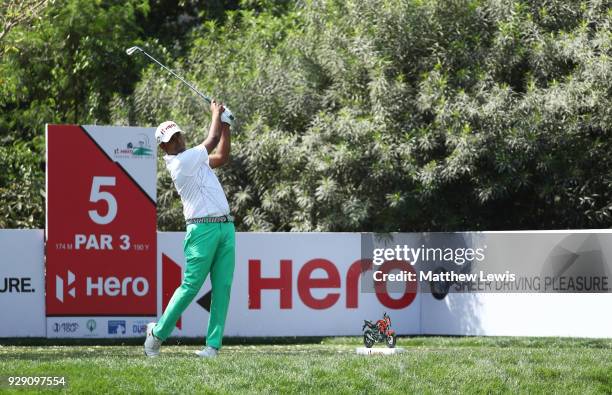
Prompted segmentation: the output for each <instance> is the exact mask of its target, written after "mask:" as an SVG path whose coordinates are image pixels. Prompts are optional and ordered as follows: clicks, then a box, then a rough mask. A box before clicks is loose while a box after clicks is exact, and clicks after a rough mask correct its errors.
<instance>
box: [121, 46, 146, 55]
mask: <svg viewBox="0 0 612 395" xmlns="http://www.w3.org/2000/svg"><path fill="white" fill-rule="evenodd" d="M136 51H142V49H140V47H130V48H128V49H126V50H125V53H126V54H128V55H132V54H133V53H134V52H136Z"/></svg>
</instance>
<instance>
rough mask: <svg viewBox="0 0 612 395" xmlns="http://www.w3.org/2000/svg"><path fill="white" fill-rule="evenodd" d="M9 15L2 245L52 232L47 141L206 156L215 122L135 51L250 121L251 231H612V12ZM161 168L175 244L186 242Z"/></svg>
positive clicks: (471, 4) (359, 8)
mask: <svg viewBox="0 0 612 395" xmlns="http://www.w3.org/2000/svg"><path fill="white" fill-rule="evenodd" d="M35 3H41V5H40V6H39V7H38V8H34V5H36V4H35ZM19 6H22V7H26V8H25V9H22V10H21V11H22V12H21V13H20V14H19V15H24V16H25V18H22V20H21V21H18V22H17V23H16V24H14V25H12V26H11V25H10V24H7V21H11V17H13V18H14V15H13V16H12V14H11V12H12V10H14V9H16V8H17V7H19ZM23 10H26V11H27V12H23ZM0 13H2V15H1V17H0V18H2V20H1V21H0V22H2V24H1V25H2V26H3V29H4V30H3V31H2V32H0V51H2V58H1V60H0V107H1V108H2V113H1V114H2V115H1V117H0V141H1V147H0V165H1V168H2V171H1V172H0V227H2V228H10V227H19V228H24V227H33V228H42V227H44V124H45V123H52V122H53V123H78V124H91V123H99V124H121V125H143V126H156V125H157V124H158V123H160V122H161V121H163V120H166V119H173V120H175V121H176V122H177V123H178V124H179V125H181V126H182V127H183V128H184V129H187V130H188V131H189V132H190V135H189V139H188V140H189V141H190V142H191V143H196V142H197V141H198V140H201V139H202V138H203V136H204V134H205V133H206V131H207V129H208V124H209V117H208V114H207V111H206V108H205V107H204V105H203V104H202V103H201V102H200V101H198V99H197V97H196V96H195V95H193V94H192V93H191V92H189V91H188V90H187V89H186V88H185V87H184V86H182V85H180V84H179V83H177V82H176V81H175V80H174V79H172V78H171V77H169V76H168V75H166V74H165V72H164V71H163V70H161V69H159V68H158V67H156V66H155V65H151V64H149V63H148V62H146V60H145V59H143V58H138V57H128V56H126V55H125V52H124V50H125V48H127V47H129V46H132V45H140V46H142V47H144V48H146V50H147V51H150V53H152V54H153V55H154V56H156V57H158V58H160V60H161V61H162V62H165V63H166V64H168V65H169V66H170V67H172V68H174V69H176V70H178V71H180V72H181V73H183V74H185V76H186V78H187V79H188V80H191V81H194V82H195V84H196V85H197V86H198V87H200V88H201V89H202V90H203V91H205V92H211V93H213V94H214V95H215V96H217V97H220V98H221V99H222V100H223V101H225V102H227V103H228V104H229V106H230V108H232V110H233V111H234V113H235V114H236V115H237V117H238V119H239V121H240V123H239V126H238V128H237V130H236V132H235V134H234V137H233V147H232V154H233V158H232V161H231V163H230V164H229V165H228V166H227V167H224V168H222V169H220V171H219V173H218V174H219V175H220V178H221V182H222V183H223V185H224V187H225V189H226V193H227V195H228V198H229V199H230V206H231V207H232V209H233V211H234V213H235V214H236V216H237V218H238V222H237V225H238V228H239V230H243V231H249V230H250V231H460V230H505V229H563V228H609V227H612V130H611V125H612V103H611V97H612V61H611V55H612V29H611V25H612V8H611V7H610V2H609V1H604V0H593V1H570V0H567V1H562V0H559V1H544V0H540V1H509V0H478V1H476V0H474V1H467V0H458V1H443V0H440V1H435V0H411V1H408V0H405V1H390V0H386V1H374V0H364V1H331V0H330V1H314V0H307V1H297V2H289V1H281V2H278V1H271V0H270V1H267V0H243V1H220V0H219V1H213V2H210V1H153V0H151V1H144V0H128V1H90V0H56V1H33V0H32V1H23V2H15V4H14V5H13V6H9V7H7V8H6V9H4V10H2V11H0ZM7 26H8V29H7ZM3 33H4V34H3ZM161 162H162V161H161V159H160V162H159V169H160V171H159V173H158V174H159V176H158V177H159V179H158V223H159V228H160V230H182V229H183V228H184V224H183V219H182V210H181V207H180V201H179V200H178V196H177V194H176V193H175V192H174V189H173V187H172V184H171V180H170V179H169V177H168V175H167V174H166V172H165V171H162V170H163V164H162V163H161Z"/></svg>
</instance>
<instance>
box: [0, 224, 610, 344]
mask: <svg viewBox="0 0 612 395" xmlns="http://www.w3.org/2000/svg"><path fill="white" fill-rule="evenodd" d="M183 237H184V233H182V232H158V235H157V239H158V274H157V281H158V287H157V289H158V298H157V299H158V306H157V310H158V314H159V313H160V312H161V310H162V304H163V302H164V299H166V300H167V299H168V298H169V297H170V296H171V294H172V292H173V291H174V289H175V288H176V286H178V284H179V283H180V279H181V270H182V267H183V265H184V257H183V252H182V245H183ZM359 243H360V239H359V234H357V233H238V234H237V246H236V270H235V276H234V284H233V289H232V299H231V305H230V310H229V316H228V321H227V326H226V335H227V336H335V335H359V334H360V333H361V324H362V322H363V321H362V320H363V319H370V320H374V319H378V318H379V317H380V316H381V315H382V313H383V311H387V312H388V313H389V314H390V316H391V318H392V320H393V327H394V328H395V329H396V330H397V332H398V333H399V334H402V335H415V334H439V335H490V336H572V337H608V338H612V315H610V314H609V313H608V312H609V309H610V306H611V305H612V294H571V293H565V294H518V293H516V294H452V293H451V294H449V295H447V296H446V297H445V298H444V299H442V300H436V299H434V298H433V297H432V295H431V294H428V293H422V294H417V296H416V297H415V299H414V300H413V301H412V303H410V304H409V305H407V306H404V307H402V308H401V309H393V308H390V307H389V306H385V304H384V303H383V302H381V300H380V299H379V298H377V296H376V295H375V294H367V293H361V292H360V289H359V282H358V281H356V279H358V276H359V275H362V276H363V275H370V273H371V272H366V274H360V270H359V268H358V267H357V269H358V270H356V271H355V270H354V269H355V268H356V267H355V262H356V261H357V260H358V259H359V254H360V245H359ZM0 248H1V251H2V254H1V255H0V256H1V258H0V317H1V318H2V321H1V322H2V324H1V325H0V337H30V336H48V337H58V336H60V337H62V336H65V337H67V336H71V333H73V334H74V336H77V337H79V336H80V335H79V333H81V334H82V333H85V335H83V336H82V337H126V336H142V333H143V331H144V326H145V324H146V322H145V321H143V319H142V318H139V317H133V319H129V320H127V321H126V322H125V323H124V322H123V321H118V320H116V319H114V318H112V317H97V318H96V319H95V320H91V319H88V318H79V317H74V320H69V321H66V322H60V323H59V327H58V331H56V332H54V329H53V328H46V327H45V307H44V306H45V301H44V279H43V275H44V264H43V262H44V255H43V232H42V230H0ZM351 267H352V268H353V269H350V268H351ZM349 272H350V273H352V275H349V274H348V273H349ZM249 273H250V275H249ZM209 290H210V282H209V281H207V282H206V283H205V285H204V287H203V289H202V290H201V292H200V294H199V295H198V296H197V297H196V299H195V300H194V303H192V305H191V306H190V307H189V308H188V309H187V310H186V312H185V313H184V315H183V316H182V318H181V323H180V328H177V329H176V330H175V332H174V335H175V336H186V337H201V336H203V335H204V334H205V333H206V325H207V320H208V311H207V310H206V308H205V307H206V306H207V298H206V297H205V295H207V293H208V291H209ZM390 296H392V297H394V298H397V297H398V296H397V295H394V294H391V295H390ZM198 301H199V302H198ZM72 321H74V322H72ZM92 321H95V322H92ZM75 324H76V325H75ZM77 326H78V330H75V331H74V332H71V331H72V329H74V328H77Z"/></svg>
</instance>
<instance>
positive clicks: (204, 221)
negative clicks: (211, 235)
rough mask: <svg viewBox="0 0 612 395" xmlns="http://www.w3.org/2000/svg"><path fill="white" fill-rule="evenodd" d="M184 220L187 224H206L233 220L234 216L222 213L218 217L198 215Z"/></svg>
mask: <svg viewBox="0 0 612 395" xmlns="http://www.w3.org/2000/svg"><path fill="white" fill-rule="evenodd" d="M186 222H187V225H191V224H208V223H217V222H234V217H233V216H232V215H222V216H220V217H199V218H190V219H188V220H187V221H186Z"/></svg>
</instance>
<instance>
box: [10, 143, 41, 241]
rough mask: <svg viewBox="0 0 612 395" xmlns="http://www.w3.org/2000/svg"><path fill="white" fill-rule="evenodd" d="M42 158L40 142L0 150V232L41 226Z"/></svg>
mask: <svg viewBox="0 0 612 395" xmlns="http://www.w3.org/2000/svg"><path fill="white" fill-rule="evenodd" d="M44 156H45V143H44V141H43V139H41V138H35V139H34V141H32V142H31V143H23V142H17V143H14V144H12V145H6V146H5V145H3V146H0V168H1V169H2V172H0V207H2V215H1V216H0V229H2V228H30V227H32V224H44V220H45V212H44V207H45V202H44V196H45V179H44V173H43V172H44V168H43V166H44V159H43V158H44Z"/></svg>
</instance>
